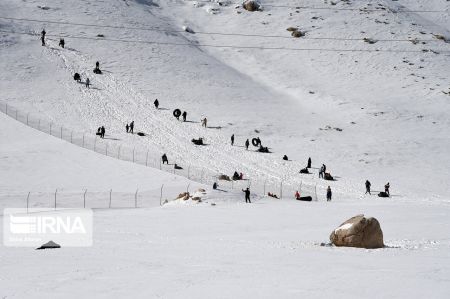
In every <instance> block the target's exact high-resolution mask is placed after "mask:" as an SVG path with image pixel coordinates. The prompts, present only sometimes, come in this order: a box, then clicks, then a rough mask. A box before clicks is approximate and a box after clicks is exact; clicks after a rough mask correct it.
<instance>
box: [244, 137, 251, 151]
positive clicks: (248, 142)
mask: <svg viewBox="0 0 450 299" xmlns="http://www.w3.org/2000/svg"><path fill="white" fill-rule="evenodd" d="M249 145H250V141H249V140H248V139H247V140H246V141H245V149H246V150H248V147H249Z"/></svg>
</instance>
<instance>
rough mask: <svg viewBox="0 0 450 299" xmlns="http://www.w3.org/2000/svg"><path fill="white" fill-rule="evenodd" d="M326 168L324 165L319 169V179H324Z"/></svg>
mask: <svg viewBox="0 0 450 299" xmlns="http://www.w3.org/2000/svg"><path fill="white" fill-rule="evenodd" d="M324 172H325V171H324V170H323V165H322V166H321V167H320V170H319V179H320V178H322V179H323V174H324Z"/></svg>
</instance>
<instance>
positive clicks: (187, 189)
mask: <svg viewBox="0 0 450 299" xmlns="http://www.w3.org/2000/svg"><path fill="white" fill-rule="evenodd" d="M190 185H191V183H189V184H188V185H187V188H186V192H189V186H190Z"/></svg>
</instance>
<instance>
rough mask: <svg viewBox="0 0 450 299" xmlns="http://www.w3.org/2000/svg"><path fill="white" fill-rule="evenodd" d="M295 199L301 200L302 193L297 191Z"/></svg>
mask: <svg viewBox="0 0 450 299" xmlns="http://www.w3.org/2000/svg"><path fill="white" fill-rule="evenodd" d="M295 199H297V200H299V199H300V193H299V192H298V190H297V191H295Z"/></svg>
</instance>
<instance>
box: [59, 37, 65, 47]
mask: <svg viewBox="0 0 450 299" xmlns="http://www.w3.org/2000/svg"><path fill="white" fill-rule="evenodd" d="M65 44H66V42H65V41H64V38H60V39H59V46H60V47H61V48H63V49H64V45H65Z"/></svg>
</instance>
